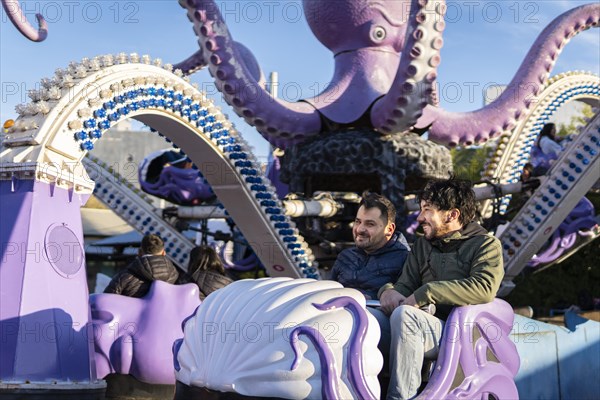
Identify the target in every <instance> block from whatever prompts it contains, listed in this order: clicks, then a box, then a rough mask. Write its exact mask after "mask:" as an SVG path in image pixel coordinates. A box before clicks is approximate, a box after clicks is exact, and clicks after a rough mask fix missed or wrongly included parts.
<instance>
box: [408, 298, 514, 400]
mask: <svg viewBox="0 0 600 400" xmlns="http://www.w3.org/2000/svg"><path fill="white" fill-rule="evenodd" d="M513 321H514V313H513V310H512V307H511V306H510V305H509V304H508V303H506V302H505V301H503V300H500V299H495V300H494V301H492V302H491V303H487V304H480V305H474V306H463V307H457V308H455V309H454V310H453V311H452V313H451V314H450V317H449V318H448V320H447V321H446V325H445V327H444V335H443V338H442V343H441V349H440V354H439V356H438V360H437V365H436V368H435V371H434V373H433V375H432V377H431V379H430V381H429V384H428V385H427V387H426V388H425V390H424V391H423V392H422V393H421V394H420V395H419V396H418V397H417V398H418V399H423V400H424V399H482V398H487V396H488V395H493V396H494V398H496V399H518V398H519V394H518V392H517V387H516V385H515V382H514V378H515V376H516V374H517V372H518V370H519V365H520V360H519V354H518V353H517V349H516V346H515V344H514V343H513V342H512V341H511V339H510V337H509V334H510V332H511V330H512V324H513ZM459 374H460V375H463V376H464V379H462V381H459V382H455V379H456V377H457V376H459Z"/></svg>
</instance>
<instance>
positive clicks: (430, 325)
mask: <svg viewBox="0 0 600 400" xmlns="http://www.w3.org/2000/svg"><path fill="white" fill-rule="evenodd" d="M389 321H390V322H389V324H390V329H391V331H390V332H391V342H390V385H389V387H388V394H387V399H388V400H399V399H400V400H404V399H412V398H414V397H415V396H416V395H417V390H418V389H419V386H421V369H422V368H423V360H424V359H425V358H427V359H435V358H437V355H438V353H439V346H440V341H441V339H442V329H443V327H444V321H442V320H441V319H439V318H436V317H434V316H433V315H431V314H429V313H426V312H424V311H421V310H419V309H418V308H416V307H413V306H399V307H398V308H396V309H395V310H394V312H393V313H392V316H391V317H390V319H389Z"/></svg>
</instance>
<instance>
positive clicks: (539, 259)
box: [527, 197, 596, 267]
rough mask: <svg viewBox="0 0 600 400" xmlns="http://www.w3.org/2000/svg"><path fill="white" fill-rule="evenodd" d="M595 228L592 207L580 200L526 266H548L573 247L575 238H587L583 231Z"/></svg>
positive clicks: (583, 199) (586, 201) (587, 202)
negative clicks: (545, 244)
mask: <svg viewBox="0 0 600 400" xmlns="http://www.w3.org/2000/svg"><path fill="white" fill-rule="evenodd" d="M594 226H596V217H595V209H594V205H593V204H592V203H591V202H590V201H589V200H588V199H587V198H586V197H584V198H582V199H581V201H579V203H577V205H576V206H575V208H574V209H573V211H571V213H570V214H569V215H568V216H567V218H565V220H564V221H563V222H562V223H561V224H560V225H559V226H558V229H556V231H554V233H553V234H552V237H551V238H550V239H549V240H548V242H547V243H548V245H547V246H546V247H545V248H544V249H543V250H542V251H540V252H539V254H537V256H536V257H535V258H534V259H532V260H530V261H529V263H528V264H527V265H528V266H529V267H537V266H539V265H540V264H548V263H551V262H553V261H555V260H556V259H558V258H559V257H561V256H562V255H563V254H564V253H565V251H567V250H568V249H570V248H571V247H572V246H573V245H575V243H576V241H577V236H589V235H586V233H585V231H584V232H580V230H582V229H584V230H591V229H593V228H594Z"/></svg>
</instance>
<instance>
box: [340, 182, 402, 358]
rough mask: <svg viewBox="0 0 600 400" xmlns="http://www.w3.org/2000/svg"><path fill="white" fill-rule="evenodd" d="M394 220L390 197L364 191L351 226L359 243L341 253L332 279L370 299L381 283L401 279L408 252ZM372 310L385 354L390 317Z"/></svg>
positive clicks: (387, 348) (373, 296)
mask: <svg viewBox="0 0 600 400" xmlns="http://www.w3.org/2000/svg"><path fill="white" fill-rule="evenodd" d="M395 220H396V208H395V207H394V205H393V204H392V202H391V201H390V200H388V199H387V198H385V197H384V196H381V195H378V194H376V193H369V192H364V193H363V195H362V200H361V202H360V205H359V209H358V212H357V214H356V218H355V220H354V225H353V226H352V236H353V237H354V244H355V245H356V246H355V247H352V248H349V249H345V250H343V251H342V252H341V253H340V254H339V255H338V258H337V260H336V261H335V264H334V265H333V270H332V275H331V279H333V280H335V281H338V282H339V283H341V284H342V285H344V287H349V288H354V289H357V290H359V291H360V292H361V293H362V294H363V295H364V296H365V298H366V299H367V300H370V299H377V291H378V290H379V288H380V287H381V286H383V285H384V284H385V283H387V282H394V281H396V280H397V279H398V277H399V276H400V273H401V272H402V266H403V265H404V261H405V260H406V257H407V255H408V252H409V247H408V244H407V243H406V239H405V238H404V236H403V235H402V234H401V233H395V232H394V231H395V230H396V223H395V222H394V221H395ZM369 311H371V313H372V314H373V315H374V316H375V318H377V321H378V322H379V325H380V326H381V340H380V349H381V351H382V353H383V354H384V355H385V354H387V352H388V351H389V341H390V336H389V332H390V328H389V318H388V317H387V316H386V315H385V314H384V313H383V312H382V311H381V310H379V309H374V308H371V307H369Z"/></svg>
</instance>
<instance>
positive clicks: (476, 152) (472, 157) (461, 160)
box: [450, 146, 490, 182]
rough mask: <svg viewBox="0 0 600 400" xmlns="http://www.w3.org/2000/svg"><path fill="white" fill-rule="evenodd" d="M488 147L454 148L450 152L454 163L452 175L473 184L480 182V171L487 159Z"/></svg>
mask: <svg viewBox="0 0 600 400" xmlns="http://www.w3.org/2000/svg"><path fill="white" fill-rule="evenodd" d="M489 152H490V148H489V147H488V146H470V147H455V148H453V149H452V150H450V154H451V155H452V162H453V163H454V174H455V175H456V176H457V177H458V178H461V179H469V180H471V181H473V182H477V181H480V180H481V171H483V165H484V164H485V160H486V159H487V157H488V153H489Z"/></svg>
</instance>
